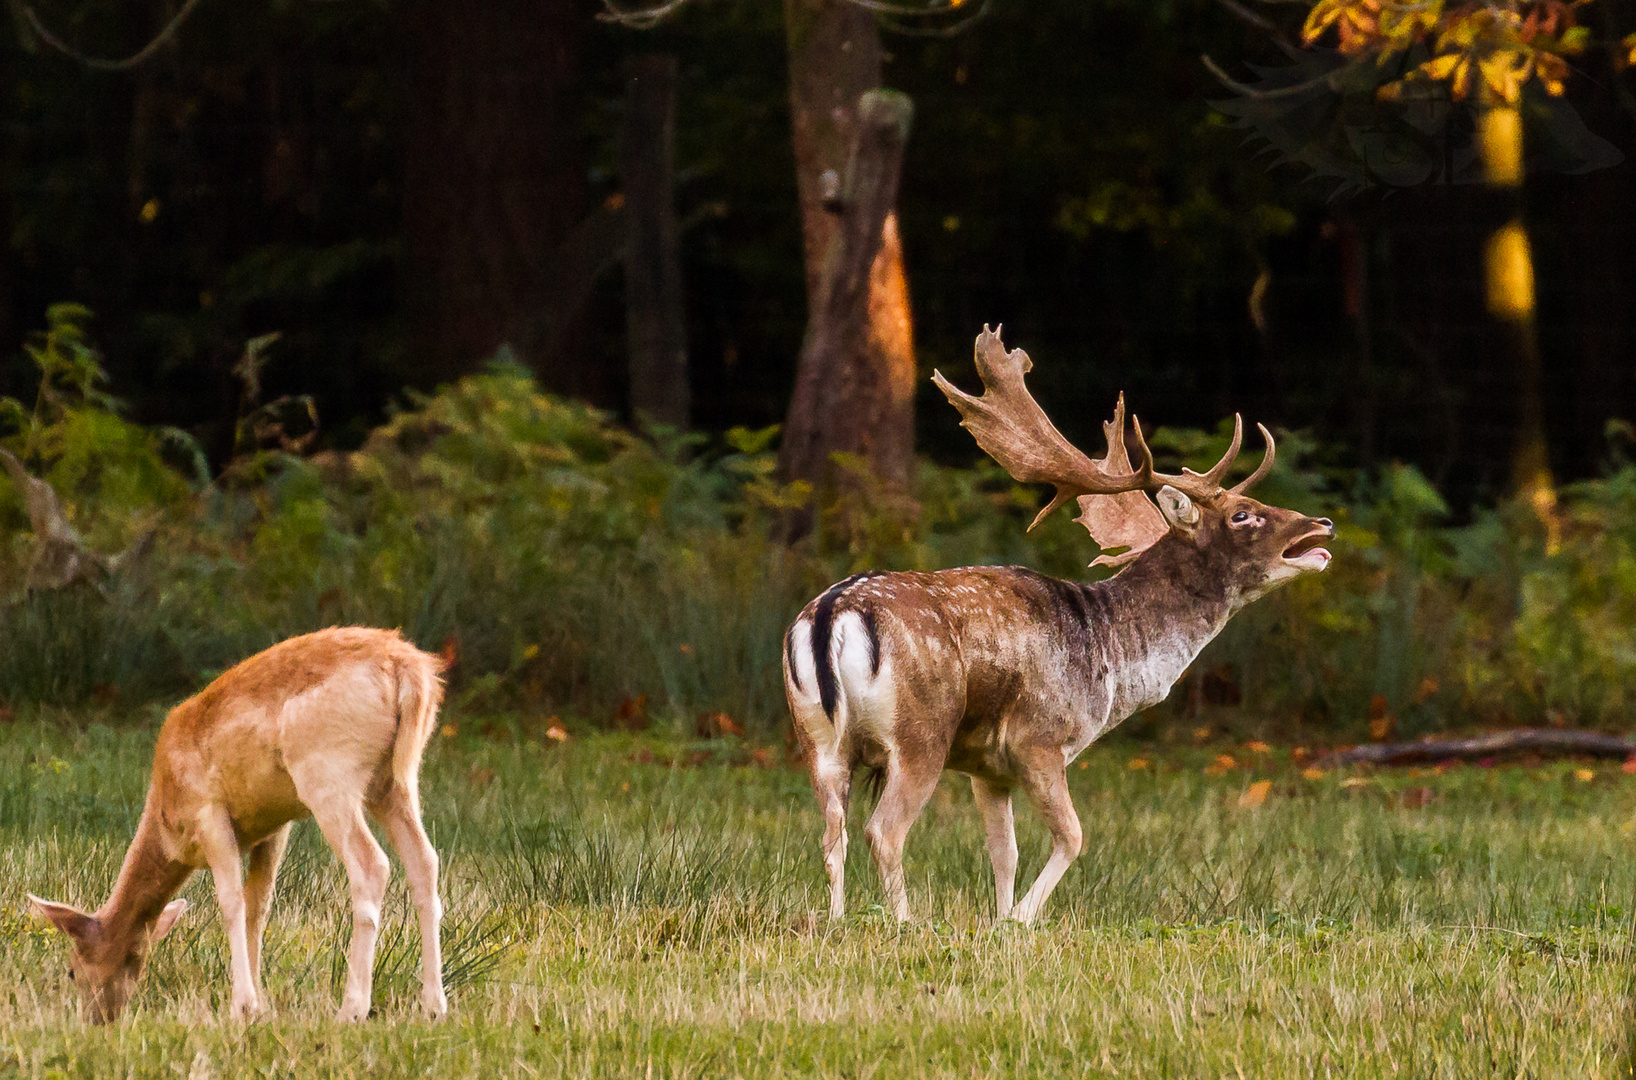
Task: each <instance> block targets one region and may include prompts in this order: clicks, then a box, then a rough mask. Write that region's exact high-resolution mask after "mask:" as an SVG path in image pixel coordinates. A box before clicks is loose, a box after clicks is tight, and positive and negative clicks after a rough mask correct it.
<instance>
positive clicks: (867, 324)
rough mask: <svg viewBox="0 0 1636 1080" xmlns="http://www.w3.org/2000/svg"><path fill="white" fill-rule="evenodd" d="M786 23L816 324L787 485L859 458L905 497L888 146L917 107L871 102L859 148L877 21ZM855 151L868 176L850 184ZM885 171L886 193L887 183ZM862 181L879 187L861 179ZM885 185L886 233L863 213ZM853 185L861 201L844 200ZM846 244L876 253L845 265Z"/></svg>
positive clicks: (905, 420)
mask: <svg viewBox="0 0 1636 1080" xmlns="http://www.w3.org/2000/svg"><path fill="white" fill-rule="evenodd" d="M784 18H785V23H786V30H787V34H788V40H789V50H790V112H791V126H792V129H793V137H794V145H795V172H796V185H797V189H798V193H799V196H800V202H801V225H802V236H803V241H804V245H803V246H804V262H805V270H806V280H807V306H808V313H809V314H808V330H807V340H806V344H805V345H804V346H803V348H802V352H801V361H800V366H799V368H798V371H797V375H796V391H795V396H794V398H793V399H792V400H791V403H790V411H789V417H788V420H787V422H786V424H785V428H784V444H783V448H782V450H781V451H780V454H779V467H780V472H781V474H782V475H783V476H784V478H785V479H787V480H807V481H809V482H811V483H813V484H814V485H815V486H818V487H822V486H824V485H825V484H826V483H827V482H828V481H829V479H831V478H830V476H829V464H830V462H831V459H832V455H833V454H835V453H836V452H845V453H850V454H854V455H857V456H858V457H860V458H861V459H862V460H863V461H864V462H865V463H867V464H868V466H869V468H870V471H871V472H872V473H873V474H874V476H875V477H876V478H877V479H879V480H882V481H884V482H886V483H887V484H888V485H890V486H892V487H895V488H899V489H902V488H906V487H907V485H908V481H909V473H910V468H911V465H912V462H913V451H914V383H915V362H914V339H913V332H912V331H913V324H912V322H911V318H910V311H909V294H908V286H907V282H906V279H905V275H904V270H903V245H902V241H901V238H900V237H899V234H898V227H897V216H896V213H895V211H894V206H895V203H896V189H897V170H898V166H899V164H900V163H901V154H902V146H901V142H900V143H899V144H898V145H897V147H896V149H895V150H893V149H889V148H888V147H887V145H886V144H887V143H890V142H891V137H890V136H889V133H890V132H892V131H897V132H899V134H898V135H897V138H898V139H901V138H902V137H904V136H906V135H907V127H908V119H909V115H908V114H909V108H908V105H909V103H908V101H907V99H904V98H901V97H890V98H884V99H883V98H876V99H875V100H876V102H877V105H878V106H879V107H880V108H881V112H880V114H879V116H878V117H877V121H878V127H877V129H876V132H875V133H874V134H872V135H865V136H863V138H862V141H861V142H858V137H859V135H860V132H859V131H858V126H859V122H860V100H861V99H862V98H863V96H864V95H865V93H866V92H867V91H870V90H872V89H874V88H875V87H877V86H879V85H880V80H881V61H882V53H881V45H880V36H879V33H878V32H877V30H876V27H875V22H874V16H872V15H871V14H869V13H868V12H867V11H865V10H863V9H862V8H860V7H859V6H857V5H855V4H851V3H847V2H846V0H785V4H784ZM888 103H889V104H888ZM883 136H885V137H884V138H883ZM855 142H857V143H858V146H859V149H860V157H859V166H858V168H859V170H860V171H859V172H858V174H857V175H855V176H853V177H852V178H851V179H850V180H849V178H848V175H847V174H848V168H849V166H848V157H849V154H851V152H852V149H853V146H854V144H855ZM882 155H884V158H883V157H882ZM877 159H878V160H877ZM887 159H891V161H892V163H891V169H890V172H891V176H890V178H889V181H888V180H887V178H885V177H882V176H880V175H879V171H880V165H881V164H882V162H883V161H885V160H887ZM865 173H868V174H870V175H871V176H873V177H874V178H873V179H864V178H863V177H864V174H865ZM879 184H886V185H887V186H888V187H889V188H890V194H889V196H888V197H887V198H886V201H885V202H884V204H883V205H881V204H876V205H879V206H880V211H881V212H882V216H881V218H880V219H879V221H877V222H874V223H870V222H867V221H865V220H863V217H861V216H859V215H860V214H864V213H875V212H876V211H875V210H865V209H864V207H863V206H862V204H861V203H860V202H859V201H858V200H860V199H861V200H864V201H869V200H872V199H874V198H875V196H874V195H871V194H870V191H871V185H879ZM845 185H850V187H851V188H852V190H851V191H850V192H849V193H848V196H847V199H846V200H842V199H841V196H842V192H841V188H842V187H843V186H845ZM878 193H879V192H878V191H877V192H876V194H878ZM842 201H845V202H846V203H847V204H846V205H839V203H840V202H842ZM838 232H845V233H847V234H849V235H848V236H847V237H838V235H837V234H838ZM840 243H847V244H851V245H856V244H860V243H863V244H868V245H869V246H868V248H867V249H863V248H858V247H855V246H854V247H851V248H850V249H849V250H848V251H847V253H846V254H844V255H838V253H837V252H836V251H835V247H836V245H837V244H840ZM859 259H861V260H862V266H863V267H864V268H865V269H866V271H867V272H866V274H865V275H864V276H863V278H862V280H861V282H859V281H857V280H856V279H855V278H854V277H852V276H850V275H852V274H853V273H854V270H855V269H856V266H855V263H856V261H857V260H859ZM843 267H844V269H843ZM826 275H832V276H828V277H827V276H826ZM843 281H844V282H846V283H847V284H845V285H843V286H841V287H836V283H837V282H843ZM854 287H856V293H855V295H854V291H853V290H854ZM845 297H852V298H853V299H855V301H856V303H857V304H858V309H857V311H856V312H843V311H842V307H843V306H844V302H851V301H848V300H844V298H845ZM843 326H844V327H845V328H844V329H843V328H842V327H843ZM820 390H821V392H820ZM796 525H797V527H796V529H795V530H794V531H795V532H797V533H799V532H802V531H804V529H805V527H807V526H810V515H807V516H806V517H805V520H804V522H798V523H796Z"/></svg>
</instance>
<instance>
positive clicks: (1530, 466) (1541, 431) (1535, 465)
mask: <svg viewBox="0 0 1636 1080" xmlns="http://www.w3.org/2000/svg"><path fill="white" fill-rule="evenodd" d="M1477 145H1478V148H1479V150H1480V152H1481V154H1482V158H1483V165H1484V167H1485V169H1486V170H1487V174H1488V181H1489V183H1490V184H1492V185H1494V186H1495V187H1496V188H1499V189H1501V190H1502V191H1506V192H1509V193H1511V195H1510V199H1509V202H1510V210H1511V214H1510V215H1509V218H1508V220H1507V221H1506V222H1505V223H1504V224H1503V225H1501V226H1500V227H1499V228H1498V229H1496V230H1495V231H1494V232H1493V233H1492V234H1491V235H1490V236H1489V238H1488V241H1487V245H1486V247H1485V249H1484V252H1483V266H1484V273H1485V277H1486V285H1487V291H1486V295H1487V301H1488V310H1489V312H1490V313H1491V314H1493V315H1494V316H1495V318H1497V319H1499V320H1500V321H1501V322H1502V323H1503V324H1504V326H1505V328H1506V334H1505V338H1506V341H1507V344H1508V346H1509V351H1510V353H1511V360H1512V363H1513V365H1514V370H1515V372H1516V376H1515V383H1514V387H1515V391H1516V404H1517V412H1516V435H1515V442H1514V444H1513V449H1512V457H1511V483H1512V487H1513V489H1514V490H1515V491H1516V492H1517V493H1518V494H1520V495H1522V496H1524V497H1525V498H1527V499H1528V500H1529V501H1530V502H1531V503H1532V504H1533V506H1534V508H1535V511H1536V512H1537V513H1538V514H1539V516H1540V519H1541V520H1542V521H1544V522H1545V523H1546V525H1547V527H1548V529H1552V530H1553V533H1552V536H1551V543H1552V544H1554V543H1555V536H1554V521H1555V518H1554V515H1553V514H1552V512H1551V511H1552V507H1553V506H1554V505H1555V502H1556V494H1555V488H1554V485H1553V483H1552V480H1551V466H1550V458H1549V455H1548V453H1547V449H1546V444H1545V412H1544V401H1543V398H1544V382H1543V378H1542V374H1541V371H1540V358H1539V334H1538V331H1537V329H1536V327H1535V322H1534V308H1535V304H1534V260H1533V254H1532V252H1531V251H1530V250H1529V244H1528V230H1527V228H1526V226H1524V224H1523V220H1522V178H1523V136H1522V114H1521V112H1520V111H1519V110H1518V109H1517V107H1516V106H1515V105H1510V104H1506V103H1503V102H1490V103H1489V105H1488V107H1487V108H1485V109H1483V110H1482V111H1481V113H1480V114H1479V121H1478V129H1477Z"/></svg>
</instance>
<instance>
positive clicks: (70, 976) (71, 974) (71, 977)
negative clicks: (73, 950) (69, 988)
mask: <svg viewBox="0 0 1636 1080" xmlns="http://www.w3.org/2000/svg"><path fill="white" fill-rule="evenodd" d="M68 981H69V982H73V981H74V969H73V968H69V969H68Z"/></svg>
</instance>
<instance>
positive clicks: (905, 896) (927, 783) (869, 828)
mask: <svg viewBox="0 0 1636 1080" xmlns="http://www.w3.org/2000/svg"><path fill="white" fill-rule="evenodd" d="M942 774H943V754H941V753H937V754H935V755H928V756H925V757H921V756H913V757H910V756H906V755H901V754H894V755H893V756H892V758H891V760H890V761H889V763H888V764H887V766H886V783H885V786H884V787H883V788H882V790H881V796H880V803H879V805H877V806H876V807H875V812H874V813H873V814H871V815H870V817H869V824H868V825H866V826H865V827H864V835H865V836H866V837H868V838H869V847H870V849H871V850H872V851H873V852H874V855H875V868H876V869H877V870H879V871H880V880H881V887H882V888H884V889H885V890H886V902H887V905H888V906H889V907H890V908H891V911H892V915H893V916H894V917H895V918H896V919H897V921H898V922H900V923H902V922H908V921H909V891H908V888H907V887H906V886H905V885H904V881H903V842H904V840H906V839H907V838H908V835H909V829H910V828H911V827H912V826H913V825H914V823H915V821H916V820H918V819H919V817H920V812H921V811H922V810H924V809H925V808H926V800H928V799H930V798H931V797H932V792H933V791H935V790H937V780H938V777H939V776H941V775H942Z"/></svg>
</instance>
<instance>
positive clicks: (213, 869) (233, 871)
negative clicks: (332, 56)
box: [198, 810, 261, 1020]
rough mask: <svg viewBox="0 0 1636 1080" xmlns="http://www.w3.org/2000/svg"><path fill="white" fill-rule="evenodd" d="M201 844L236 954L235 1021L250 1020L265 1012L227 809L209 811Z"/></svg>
mask: <svg viewBox="0 0 1636 1080" xmlns="http://www.w3.org/2000/svg"><path fill="white" fill-rule="evenodd" d="M198 841H199V846H200V847H201V848H202V849H203V850H204V856H205V860H206V861H207V862H208V863H209V864H210V876H211V877H212V878H213V879H215V882H216V902H217V903H218V904H219V905H221V909H222V922H223V923H224V924H225V925H226V927H227V948H228V952H229V954H230V955H231V957H232V973H233V1005H232V1017H233V1019H234V1020H250V1019H252V1018H254V1017H255V1015H256V1014H257V1013H259V1012H260V1011H261V999H260V995H259V994H258V993H257V991H256V976H255V971H254V969H253V968H252V966H251V963H250V945H249V935H248V933H247V931H246V925H245V902H244V868H243V867H242V866H241V865H240V864H239V859H240V858H241V853H240V851H239V841H238V837H237V836H235V835H234V833H233V822H232V820H231V819H230V818H229V817H228V816H227V812H226V811H225V810H215V811H207V812H206V813H205V814H204V815H202V820H201V821H200V822H199V832H198Z"/></svg>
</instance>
